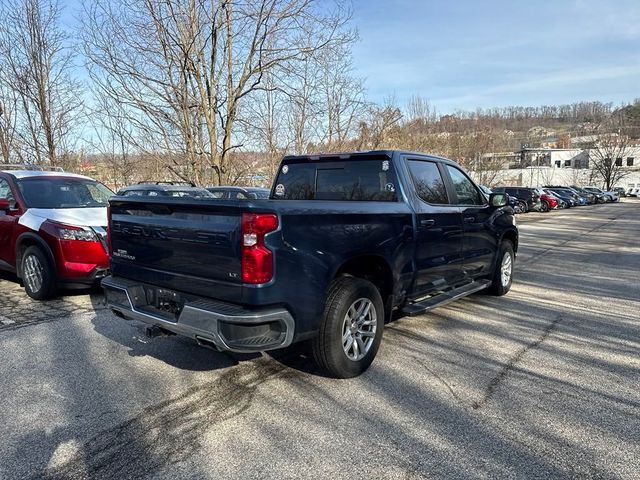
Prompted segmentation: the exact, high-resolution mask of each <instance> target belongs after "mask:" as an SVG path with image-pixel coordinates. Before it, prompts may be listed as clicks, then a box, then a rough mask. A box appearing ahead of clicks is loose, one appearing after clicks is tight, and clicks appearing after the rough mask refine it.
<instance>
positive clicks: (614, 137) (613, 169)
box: [589, 132, 631, 190]
mask: <svg viewBox="0 0 640 480" xmlns="http://www.w3.org/2000/svg"><path fill="white" fill-rule="evenodd" d="M630 151H631V144H630V139H629V137H628V136H627V135H624V134H618V133H615V132H613V133H604V134H601V135H600V136H599V139H598V141H597V142H596V145H595V147H594V148H592V149H591V150H590V154H589V162H590V164H591V165H590V166H591V169H592V172H593V174H594V176H597V177H599V178H600V179H601V180H602V182H603V183H604V185H605V187H606V190H611V188H612V187H614V186H615V185H616V184H617V183H618V182H619V181H620V180H622V179H623V178H624V177H626V176H627V175H629V174H630V173H631V172H630V171H629V170H628V169H625V168H624V162H625V161H626V157H627V155H628V154H629V153H630Z"/></svg>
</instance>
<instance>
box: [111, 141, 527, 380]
mask: <svg viewBox="0 0 640 480" xmlns="http://www.w3.org/2000/svg"><path fill="white" fill-rule="evenodd" d="M507 201H508V199H507V196H506V195H504V194H496V193H493V194H491V195H490V196H489V199H487V198H486V197H485V196H484V195H483V194H482V193H481V191H480V190H479V188H478V187H477V185H475V184H474V183H473V181H472V180H471V179H470V178H469V176H468V175H467V174H466V173H465V172H464V170H462V169H461V168H460V166H459V165H458V164H456V163H455V162H452V161H450V160H446V159H443V158H438V157H434V156H430V155H425V154H418V153H410V152H400V151H373V152H357V153H351V154H340V155H331V154H327V155H314V156H306V155H305V156H290V157H285V158H284V159H283V160H282V163H281V166H280V169H279V171H278V173H277V175H276V178H275V181H274V186H273V188H272V190H271V196H270V199H269V200H266V201H255V200H247V201H245V202H241V203H240V202H224V203H223V202H220V201H217V200H210V201H207V200H204V201H198V202H196V201H194V200H192V199H188V198H185V199H178V200H175V201H172V202H167V201H166V200H165V199H163V198H162V197H157V198H154V199H151V198H140V197H114V198H112V199H111V201H110V207H111V208H110V212H111V214H110V226H111V242H110V245H111V249H112V252H113V253H112V257H111V268H112V276H110V277H108V278H107V279H105V280H104V281H103V284H102V285H103V287H104V289H105V293H106V297H107V302H108V304H109V306H110V308H111V309H112V310H113V312H114V313H115V314H116V315H117V316H119V317H123V318H127V319H137V320H141V321H143V322H146V323H148V324H150V325H152V326H151V327H149V332H150V334H151V335H156V334H162V333H177V334H181V335H185V336H188V337H191V338H193V339H195V340H196V341H197V342H199V343H200V344H202V345H207V346H211V347H214V348H216V349H219V350H231V351H238V352H255V351H265V350H272V349H277V348H283V347H287V346H289V345H291V344H292V343H293V342H298V341H303V340H309V341H310V344H311V349H312V354H313V357H314V359H315V360H316V362H317V363H318V364H319V365H320V366H321V367H322V368H324V369H325V370H327V371H328V372H329V373H330V374H332V375H334V376H336V377H343V378H344V377H353V376H356V375H359V374H360V373H361V372H363V371H364V370H365V369H366V368H367V367H368V366H369V365H370V364H371V362H372V361H373V359H374V357H375V355H376V352H377V350H378V347H379V345H380V342H381V340H382V331H383V328H384V324H385V319H389V318H390V317H391V315H392V312H393V311H394V310H399V311H402V312H403V313H404V314H407V315H416V314H422V313H424V312H427V311H429V310H431V309H433V308H435V307H437V306H439V305H443V304H445V303H448V302H451V301H453V300H456V299H458V298H461V297H464V296H467V295H469V294H471V293H473V292H476V291H479V290H484V289H487V290H488V291H489V292H491V293H492V294H494V295H503V294H505V293H507V292H508V291H509V289H510V287H511V282H512V278H513V265H514V260H515V254H516V251H517V249H518V230H517V228H516V225H515V216H514V214H513V209H512V208H510V207H508V206H507ZM196 213H197V214H196ZM166 232H170V234H168V233H166Z"/></svg>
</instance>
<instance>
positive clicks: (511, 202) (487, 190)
mask: <svg viewBox="0 0 640 480" xmlns="http://www.w3.org/2000/svg"><path fill="white" fill-rule="evenodd" d="M479 187H480V190H482V193H484V196H485V197H487V199H488V198H489V196H490V195H491V194H492V193H493V191H492V190H491V189H490V188H489V187H487V186H485V185H479ZM508 197H509V206H510V207H511V208H513V211H514V212H516V213H524V212H523V210H522V206H521V205H520V203H518V199H517V198H516V197H512V196H511V195H508Z"/></svg>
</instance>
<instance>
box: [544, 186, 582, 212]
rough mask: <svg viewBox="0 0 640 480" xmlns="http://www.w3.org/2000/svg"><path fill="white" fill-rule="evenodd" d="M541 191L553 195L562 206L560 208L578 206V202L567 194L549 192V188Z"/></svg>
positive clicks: (554, 191)
mask: <svg viewBox="0 0 640 480" xmlns="http://www.w3.org/2000/svg"><path fill="white" fill-rule="evenodd" d="M543 190H544V191H545V192H546V193H548V194H550V195H553V196H555V197H556V198H557V199H559V200H560V201H561V202H562V203H563V205H564V206H563V207H562V208H571V207H577V206H578V205H579V201H578V200H577V199H576V198H574V196H572V195H571V194H570V193H569V192H563V191H556V190H551V189H549V188H545V189H543Z"/></svg>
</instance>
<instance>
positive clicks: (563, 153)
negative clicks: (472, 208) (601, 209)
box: [472, 145, 640, 188]
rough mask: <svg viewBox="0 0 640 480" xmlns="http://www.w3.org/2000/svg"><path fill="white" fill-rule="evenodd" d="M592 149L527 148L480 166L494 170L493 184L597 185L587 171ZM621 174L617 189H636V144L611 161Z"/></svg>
mask: <svg viewBox="0 0 640 480" xmlns="http://www.w3.org/2000/svg"><path fill="white" fill-rule="evenodd" d="M594 156H595V149H593V148H585V149H583V148H529V147H527V146H525V147H524V148H522V149H521V150H519V151H515V152H496V153H489V154H486V155H484V156H483V160H484V162H483V163H484V164H485V165H491V166H492V167H491V168H492V170H493V169H495V172H494V173H495V175H493V176H492V177H493V178H494V179H495V180H494V183H495V185H498V184H500V185H521V186H530V187H535V186H541V185H551V184H559V185H601V184H602V180H601V179H600V178H597V177H596V176H595V175H594V172H593V170H592V168H591V166H592V165H591V162H592V159H593V158H594ZM612 162H615V163H616V165H617V166H619V167H621V168H622V169H623V170H624V171H625V172H626V175H625V177H624V178H623V179H622V180H620V181H619V182H618V185H615V186H619V187H625V188H628V187H631V186H640V145H637V146H633V147H629V148H628V149H627V151H626V152H625V157H624V158H622V157H620V158H615V159H612ZM472 175H473V173H472Z"/></svg>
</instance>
